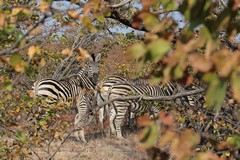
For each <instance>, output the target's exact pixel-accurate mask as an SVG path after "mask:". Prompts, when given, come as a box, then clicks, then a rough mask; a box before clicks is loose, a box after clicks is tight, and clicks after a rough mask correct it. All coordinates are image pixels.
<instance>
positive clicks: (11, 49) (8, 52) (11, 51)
mask: <svg viewBox="0 0 240 160" xmlns="http://www.w3.org/2000/svg"><path fill="white" fill-rule="evenodd" d="M47 17H48V16H47V15H44V17H43V18H42V19H41V20H40V21H38V22H37V23H36V24H35V25H34V26H33V27H32V28H31V29H30V30H28V31H27V33H25V34H24V35H23V36H22V37H21V38H20V39H19V40H17V41H16V42H15V43H14V44H13V45H12V46H11V47H9V48H7V49H4V50H2V51H0V56H2V55H7V54H11V53H14V52H16V51H18V49H17V50H14V52H13V49H15V48H16V47H17V46H18V45H19V44H20V43H21V41H22V40H23V39H25V38H26V37H27V36H28V35H29V33H31V32H32V31H33V30H34V29H35V28H37V27H38V26H39V24H41V23H42V22H43V21H44V20H45V19H46V18H47Z"/></svg>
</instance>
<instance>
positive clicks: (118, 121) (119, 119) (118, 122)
mask: <svg viewBox="0 0 240 160" xmlns="http://www.w3.org/2000/svg"><path fill="white" fill-rule="evenodd" d="M117 109H118V110H117V114H116V118H115V121H114V123H115V126H116V131H117V138H118V139H124V138H123V135H122V130H121V127H122V124H123V120H124V117H125V115H126V112H127V110H128V108H127V107H126V106H117Z"/></svg>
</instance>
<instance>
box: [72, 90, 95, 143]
mask: <svg viewBox="0 0 240 160" xmlns="http://www.w3.org/2000/svg"><path fill="white" fill-rule="evenodd" d="M93 98H94V92H93V91H92V90H89V91H88V90H85V89H84V90H81V93H80V94H79V96H78V98H77V100H76V101H77V103H76V106H77V109H78V113H77V115H76V116H75V119H74V132H73V135H74V136H75V137H76V139H77V140H78V141H80V139H81V140H82V141H83V142H84V143H87V141H86V139H85V135H84V127H86V126H88V125H89V124H90V123H91V121H92V120H93V118H94V116H93V115H94V114H93V113H91V112H92V111H93V108H92V105H91V102H92V100H93Z"/></svg>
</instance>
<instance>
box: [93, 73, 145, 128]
mask: <svg viewBox="0 0 240 160" xmlns="http://www.w3.org/2000/svg"><path fill="white" fill-rule="evenodd" d="M121 83H131V84H149V83H148V81H147V80H145V79H138V78H137V79H130V78H126V77H122V76H117V75H111V76H109V77H108V78H107V79H106V80H104V81H102V82H100V83H98V84H97V87H96V90H97V91H96V92H95V97H96V101H97V104H98V105H99V104H100V103H103V102H104V101H107V100H108V94H109V91H110V89H111V88H112V87H113V86H114V85H115V84H121ZM108 108H109V107H108V105H106V106H104V107H102V108H100V110H99V121H100V124H102V126H101V128H102V129H103V121H104V119H105V118H107V117H108V115H109V114H108Z"/></svg>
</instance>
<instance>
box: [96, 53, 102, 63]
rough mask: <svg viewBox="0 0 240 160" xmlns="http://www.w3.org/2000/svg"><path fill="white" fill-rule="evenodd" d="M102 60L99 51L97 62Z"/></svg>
mask: <svg viewBox="0 0 240 160" xmlns="http://www.w3.org/2000/svg"><path fill="white" fill-rule="evenodd" d="M100 60H101V53H98V55H97V56H96V58H95V61H96V62H99V61H100Z"/></svg>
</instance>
